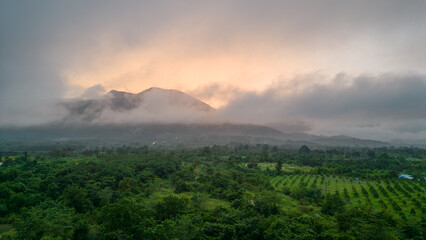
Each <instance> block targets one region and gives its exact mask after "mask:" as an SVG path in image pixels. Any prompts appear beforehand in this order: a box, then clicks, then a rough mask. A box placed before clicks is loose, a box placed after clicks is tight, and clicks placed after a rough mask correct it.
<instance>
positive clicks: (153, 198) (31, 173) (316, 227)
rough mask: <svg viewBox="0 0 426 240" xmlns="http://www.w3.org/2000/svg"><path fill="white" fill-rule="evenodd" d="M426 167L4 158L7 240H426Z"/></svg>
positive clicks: (228, 153)
mask: <svg viewBox="0 0 426 240" xmlns="http://www.w3.org/2000/svg"><path fill="white" fill-rule="evenodd" d="M425 157H426V152H425V150H423V149H417V148H379V149H357V148H330V149H325V150H318V149H309V147H307V146H303V147H302V148H300V149H299V150H298V151H297V150H295V151H292V150H284V149H280V148H279V147H275V146H274V147H271V146H269V145H259V144H258V145H256V146H249V145H240V146H236V147H229V146H213V147H204V148H201V149H187V150H153V149H149V148H148V147H141V148H129V147H121V148H117V149H106V148H103V149H89V150H84V151H75V150H72V149H61V150H54V151H51V152H48V153H37V152H32V153H14V152H7V153H1V154H0V160H1V163H2V164H1V166H0V221H1V222H0V236H1V238H2V239H423V238H424V236H426V232H425V230H426V227H425V222H426V221H425V214H426V210H425V205H424V203H425V202H426V201H425V200H426V196H425V187H426V182H425V181H424V177H425V169H426V168H425V163H426V161H425ZM399 173H406V174H411V175H412V176H413V177H414V179H413V180H407V179H399V178H398V174H399Z"/></svg>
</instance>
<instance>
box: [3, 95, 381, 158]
mask: <svg viewBox="0 0 426 240" xmlns="http://www.w3.org/2000/svg"><path fill="white" fill-rule="evenodd" d="M61 104H62V106H63V107H64V108H65V109H66V110H67V114H66V115H65V117H64V118H63V120H61V121H56V122H52V123H48V124H43V125H36V126H27V127H3V128H0V150H3V151H4V150H26V149H31V150H46V149H51V148H58V147H66V146H72V147H77V148H90V147H97V146H105V145H109V146H111V145H113V146H122V145H124V144H125V145H131V146H141V145H155V146H158V147H167V148H174V147H177V146H185V147H190V148H192V147H199V146H208V145H213V144H221V145H225V144H271V145H277V146H285V147H290V148H297V147H300V146H301V145H303V144H306V145H309V146H313V147H326V146H362V147H380V146H386V145H388V144H387V143H384V142H379V141H372V140H362V139H356V138H351V137H346V136H334V137H327V136H315V135H310V134H305V133H297V132H292V133H283V132H281V131H279V130H277V129H275V128H272V127H268V126H263V125H255V124H241V123H224V121H221V120H218V119H215V120H214V121H211V120H212V119H213V118H214V115H212V114H214V113H215V109H214V108H212V107H211V106H209V105H208V104H206V103H204V102H202V101H200V100H198V99H196V98H194V97H192V96H190V95H187V94H185V93H183V92H180V91H177V90H166V89H161V88H149V89H147V90H145V91H143V92H140V93H138V94H133V93H128V92H121V91H116V90H112V91H110V92H108V93H107V94H105V95H103V96H101V97H100V98H95V99H73V100H70V101H67V102H63V103H61ZM208 114H210V115H208ZM203 117H204V118H203ZM209 117H210V118H209Z"/></svg>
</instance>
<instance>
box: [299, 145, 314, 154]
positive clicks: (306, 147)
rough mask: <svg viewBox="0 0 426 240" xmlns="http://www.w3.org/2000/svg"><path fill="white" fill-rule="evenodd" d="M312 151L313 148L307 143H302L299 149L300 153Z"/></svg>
mask: <svg viewBox="0 0 426 240" xmlns="http://www.w3.org/2000/svg"><path fill="white" fill-rule="evenodd" d="M310 152H311V149H310V148H309V147H308V146H306V145H302V146H301V147H300V148H299V151H298V153H310Z"/></svg>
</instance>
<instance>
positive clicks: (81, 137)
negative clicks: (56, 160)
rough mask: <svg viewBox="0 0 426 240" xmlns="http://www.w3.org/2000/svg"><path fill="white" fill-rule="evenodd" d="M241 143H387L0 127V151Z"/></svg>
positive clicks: (133, 128) (174, 127)
mask: <svg viewBox="0 0 426 240" xmlns="http://www.w3.org/2000/svg"><path fill="white" fill-rule="evenodd" d="M213 144H218V145H226V144H231V145H239V144H270V145H276V146H283V147H287V148H298V147H300V146H301V145H304V144H305V145H309V146H311V147H319V148H322V147H327V146H358V147H381V146H388V145H389V144H387V143H384V142H379V141H372V140H362V139H356V138H350V137H344V136H339V137H325V136H315V135H309V134H287V133H282V132H280V131H278V130H276V129H273V128H270V127H267V126H261V125H251V124H230V123H226V124H177V123H176V124H155V123H150V124H148V123H145V124H66V123H55V124H49V125H42V126H32V127H25V128H10V127H9V128H0V151H20V150H34V151H36V150H37V151H39V150H49V149H52V148H60V147H68V146H70V147H73V148H83V149H84V148H92V147H99V146H122V145H128V146H143V145H150V146H157V147H161V148H175V147H179V146H180V147H188V148H194V147H200V146H209V145H213Z"/></svg>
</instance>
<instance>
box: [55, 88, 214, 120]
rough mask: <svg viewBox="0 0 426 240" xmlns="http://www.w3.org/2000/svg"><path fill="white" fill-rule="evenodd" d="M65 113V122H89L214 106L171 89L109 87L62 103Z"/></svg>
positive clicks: (195, 111)
mask: <svg viewBox="0 0 426 240" xmlns="http://www.w3.org/2000/svg"><path fill="white" fill-rule="evenodd" d="M62 105H63V106H64V108H65V109H66V110H67V112H68V115H66V116H65V118H64V120H65V121H67V122H76V121H78V122H92V121H96V120H99V119H102V118H103V121H104V122H105V121H107V122H108V121H109V120H111V119H120V120H122V121H124V122H128V120H131V119H130V118H135V116H136V118H138V119H145V118H144V117H146V116H150V115H152V116H155V115H159V116H160V117H161V116H162V115H167V114H170V113H172V114H173V113H176V114H173V115H179V112H191V113H193V114H202V113H207V112H211V111H213V110H214V108H212V107H211V106H210V105H208V104H206V103H204V102H202V101H200V100H198V99H196V98H194V97H192V96H190V95H187V94H185V93H183V92H181V91H178V90H174V89H162V88H154V87H153V88H149V89H147V90H145V91H142V92H140V93H138V94H133V93H129V92H122V91H116V90H112V91H110V92H108V93H107V94H105V95H104V96H102V97H101V98H99V99H74V100H71V101H68V102H64V103H62Z"/></svg>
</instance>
